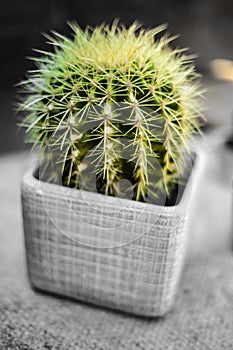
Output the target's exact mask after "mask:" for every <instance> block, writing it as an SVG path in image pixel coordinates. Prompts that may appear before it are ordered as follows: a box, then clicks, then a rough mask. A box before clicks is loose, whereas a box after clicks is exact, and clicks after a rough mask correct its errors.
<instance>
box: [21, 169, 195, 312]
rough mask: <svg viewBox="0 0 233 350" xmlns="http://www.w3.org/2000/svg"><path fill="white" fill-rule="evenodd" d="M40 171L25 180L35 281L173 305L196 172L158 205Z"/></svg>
mask: <svg viewBox="0 0 233 350" xmlns="http://www.w3.org/2000/svg"><path fill="white" fill-rule="evenodd" d="M195 163H196V162H195ZM195 168H196V165H195ZM192 172H193V171H192ZM35 173H36V172H35V169H30V170H29V171H28V172H27V173H26V174H25V176H24V178H23V181H22V209H23V224H24V232H25V244H26V258H27V267H28V275H29V280H30V282H31V285H32V286H33V287H34V288H36V289H39V290H43V291H48V292H52V293H56V294H60V295H63V296H68V297H71V298H75V299H78V300H82V301H86V302H89V303H94V304H97V305H102V306H105V307H109V308H112V309H117V310H122V311H125V312H129V313H133V314H137V315H143V316H162V315H164V314H165V313H166V312H168V311H169V310H170V309H171V308H172V306H173V303H174V298H175V295H176V292H177V287H178V282H179V279H180V275H181V272H182V266H183V261H184V257H185V247H186V244H185V241H186V237H187V212H188V204H189V201H190V195H191V187H192V178H193V174H192V175H191V176H189V180H188V182H187V184H186V186H185V188H184V191H183V193H182V196H181V198H180V200H179V202H178V203H177V204H176V205H172V206H160V205H153V204H148V203H142V202H136V201H133V200H129V199H124V198H115V197H109V196H104V195H102V194H99V193H92V192H87V191H82V190H77V189H72V188H67V187H64V186H59V185H55V184H51V183H46V182H43V181H40V180H38V178H37V177H36V175H35Z"/></svg>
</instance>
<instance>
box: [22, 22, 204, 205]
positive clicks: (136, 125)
mask: <svg viewBox="0 0 233 350" xmlns="http://www.w3.org/2000/svg"><path fill="white" fill-rule="evenodd" d="M70 26H71V28H72V30H73V33H74V35H73V37H72V38H71V39H70V38H67V37H65V36H63V35H60V34H59V33H56V32H52V34H51V35H46V37H47V39H48V40H49V43H50V44H52V46H53V51H52V52H42V51H39V52H40V54H41V57H39V58H34V61H35V64H36V69H35V70H33V71H30V72H28V76H27V78H26V80H25V81H23V82H21V86H22V88H21V91H22V92H23V93H25V95H22V99H21V102H20V109H21V110H23V111H24V112H25V116H24V118H23V121H22V125H23V126H24V127H26V133H27V134H28V136H29V140H30V141H31V142H33V144H34V147H37V146H38V147H39V148H40V150H41V157H42V158H43V164H45V169H49V171H47V172H46V171H44V179H46V180H47V181H53V182H56V181H58V178H60V179H61V181H62V184H63V185H65V186H69V187H74V188H84V189H86V190H93V191H95V190H96V188H97V191H98V192H100V193H103V194H106V195H111V196H122V195H123V196H124V195H125V194H124V192H125V193H127V191H131V192H130V193H131V194H132V199H135V200H140V201H148V198H150V201H152V202H153V200H152V199H151V198H158V197H159V196H160V195H161V194H162V193H165V194H166V197H168V198H169V196H170V194H171V191H172V189H173V188H174V186H175V184H177V182H178V181H179V178H180V177H181V176H182V174H183V173H184V171H185V154H188V153H189V152H190V140H191V139H192V138H193V135H194V134H195V133H196V132H199V131H200V116H201V109H202V108H201V103H200V96H201V94H202V91H201V87H200V83H199V75H198V74H197V73H196V72H195V69H194V66H193V57H192V56H187V55H185V54H184V53H183V52H184V50H183V49H172V48H171V47H170V42H171V41H172V40H173V39H174V37H169V36H168V35H163V36H162V35H161V34H160V35H159V38H157V37H158V34H159V33H161V32H162V31H163V30H164V29H165V28H166V26H165V25H162V26H159V27H156V28H154V29H151V30H145V29H143V28H141V27H140V26H139V25H138V24H137V23H134V24H133V25H131V26H130V27H129V28H126V27H124V26H123V25H119V24H118V23H116V22H114V23H113V24H112V25H111V26H107V25H101V26H98V27H96V28H87V29H85V30H82V29H81V28H79V26H78V25H77V24H76V23H72V24H70ZM48 145H49V147H48ZM52 160H53V162H52ZM51 164H53V170H51V168H52V166H51ZM45 174H47V175H45ZM124 179H125V180H127V185H126V186H125V188H122V183H124V181H122V180H124ZM129 184H130V186H129ZM123 187H124V186H123ZM125 196H127V194H126V195H125Z"/></svg>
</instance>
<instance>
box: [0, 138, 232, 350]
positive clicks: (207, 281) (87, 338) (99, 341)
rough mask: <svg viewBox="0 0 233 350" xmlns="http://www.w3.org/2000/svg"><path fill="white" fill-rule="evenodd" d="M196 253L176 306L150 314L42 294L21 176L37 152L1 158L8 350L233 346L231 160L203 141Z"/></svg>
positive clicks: (0, 304)
mask: <svg viewBox="0 0 233 350" xmlns="http://www.w3.org/2000/svg"><path fill="white" fill-rule="evenodd" d="M200 149H201V151H200V152H201V153H202V165H201V167H200V169H199V175H200V179H199V184H198V186H197V187H196V188H195V191H194V194H193V201H192V203H190V209H191V216H190V222H189V232H188V251H187V257H186V262H185V266H184V271H183V276H182V280H181V283H180V287H179V291H178V295H177V298H176V302H175V305H174V308H173V309H172V311H171V312H169V313H168V314H167V315H166V316H165V317H163V318H159V319H145V318H139V317H134V316H131V315H126V314H123V313H119V312H114V311H110V310H107V309H103V308H99V307H95V306H92V305H87V304H85V303H81V302H80V303H79V302H74V301H71V300H69V299H65V298H64V299H63V298H58V297H55V296H52V295H48V294H42V293H38V292H36V291H34V290H32V289H31V287H30V285H29V282H28V280H27V273H26V265H25V252H24V240H23V230H22V218H21V206H20V180H21V177H22V174H23V173H24V171H25V170H26V168H27V167H28V166H29V164H30V162H31V157H29V156H28V155H26V154H25V153H18V154H12V155H9V156H4V157H2V158H0V239H1V244H0V349H1V350H6V349H19V350H27V349H33V350H34V349H37V350H40V349H61V350H66V349H67V350H68V349H69V350H71V349H75V350H76V349H81V350H84V349H85V350H92V349H93V350H94V349H98V350H100V349H102V350H105V349H106V350H111V349H130V350H134V349H135V350H136V349H137V350H142V349H145V350H150V349H151V350H160V349H161V350H183V349H184V350H194V349H195V350H197V349H198V350H199V349H200V350H214V349H216V350H221V349H227V350H231V349H233V253H232V252H231V231H232V230H231V213H232V210H231V192H232V191H231V186H230V178H231V173H232V169H231V167H230V166H229V164H230V161H231V159H230V158H228V159H227V158H226V157H223V155H222V154H221V152H216V150H214V149H212V148H211V147H210V146H209V145H208V143H207V145H206V144H205V146H203V147H201V148H200Z"/></svg>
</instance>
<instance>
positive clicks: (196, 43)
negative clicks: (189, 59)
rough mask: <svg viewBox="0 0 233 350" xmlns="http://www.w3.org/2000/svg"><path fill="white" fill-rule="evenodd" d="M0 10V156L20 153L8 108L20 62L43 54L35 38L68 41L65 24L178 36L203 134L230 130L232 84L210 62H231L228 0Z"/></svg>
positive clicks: (10, 4) (29, 3) (232, 12)
mask: <svg viewBox="0 0 233 350" xmlns="http://www.w3.org/2000/svg"><path fill="white" fill-rule="evenodd" d="M0 7H1V11H0V40H1V49H0V51H1V55H0V79H1V84H0V90H1V92H0V99H1V124H0V154H3V153H6V152H12V151H15V150H21V149H23V148H24V145H23V141H22V134H19V133H17V127H16V118H17V115H16V114H15V112H14V107H13V105H14V101H15V95H16V92H17V90H16V88H15V84H16V83H17V82H19V81H20V80H22V79H23V78H24V75H25V73H26V71H27V70H28V69H30V68H32V67H33V65H32V63H31V62H30V61H29V60H27V59H26V57H27V56H32V55H35V53H33V51H32V50H31V49H32V48H39V49H48V46H46V44H45V39H44V38H43V36H42V35H41V33H43V32H49V31H50V30H51V29H54V30H56V31H59V32H62V33H65V34H66V35H70V34H71V31H70V29H69V27H68V26H67V24H66V21H67V20H76V21H77V22H78V23H79V24H80V26H81V27H85V26H86V25H88V24H90V25H92V26H94V25H96V24H100V23H102V22H111V21H112V20H113V19H114V18H116V17H117V18H120V19H121V20H122V22H123V23H125V24H126V25H129V24H131V23H132V22H133V21H134V20H136V19H137V20H139V21H140V22H141V23H143V24H144V25H145V27H153V26H156V25H159V24H161V23H167V24H168V31H169V33H170V34H177V33H179V34H180V37H179V38H178V39H177V40H176V41H175V43H174V44H175V45H176V46H180V47H188V48H189V49H190V53H197V54H198V58H197V59H196V66H197V69H198V71H200V72H201V73H202V74H203V85H204V86H205V87H206V89H207V93H206V100H205V104H206V112H205V114H206V119H207V129H209V128H212V127H218V126H222V125H229V126H230V125H231V117H232V113H233V83H232V82H231V81H230V79H227V77H226V76H225V79H224V80H222V79H220V80H219V79H216V78H215V77H214V75H213V69H212V60H213V59H216V58H224V59H229V60H231V59H233V39H232V35H233V1H232V0H163V1H162V0H127V1H126V0H118V1H111V0H99V1H96V0H87V1H78V0H66V1H64V0H40V1H36V0H21V1H16V0H7V1H6V0H1V4H0ZM225 75H226V74H225Z"/></svg>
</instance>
